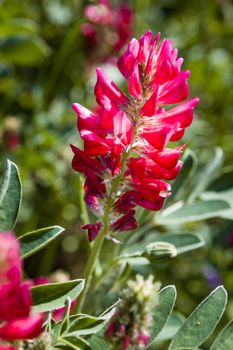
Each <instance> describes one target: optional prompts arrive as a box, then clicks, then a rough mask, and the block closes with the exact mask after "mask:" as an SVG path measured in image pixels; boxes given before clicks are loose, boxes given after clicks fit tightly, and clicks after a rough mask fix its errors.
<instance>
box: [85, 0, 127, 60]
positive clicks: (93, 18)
mask: <svg viewBox="0 0 233 350" xmlns="http://www.w3.org/2000/svg"><path fill="white" fill-rule="evenodd" d="M84 13H85V17H86V18H87V20H88V22H86V23H84V24H83V25H82V26H81V30H82V34H83V35H84V36H85V37H86V38H87V39H88V44H89V45H90V46H91V49H92V50H93V48H98V52H99V55H100V56H101V57H99V58H100V60H102V59H103V60H104V59H106V58H108V57H110V56H111V55H112V54H114V53H115V52H117V51H119V50H120V49H121V48H122V47H123V46H124V45H125V44H126V43H127V42H128V40H129V38H130V36H131V35H132V22H133V14H132V11H131V9H130V8H129V7H128V6H127V5H126V4H123V2H122V4H120V5H118V6H117V7H116V8H113V7H112V5H111V1H110V0H98V1H97V3H96V4H92V5H88V6H86V7H85V9H84ZM95 58H96V57H95Z"/></svg>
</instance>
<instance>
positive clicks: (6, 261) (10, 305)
mask: <svg viewBox="0 0 233 350" xmlns="http://www.w3.org/2000/svg"><path fill="white" fill-rule="evenodd" d="M31 306H32V300H31V294H30V282H27V281H26V282H22V262H21V258H20V249H19V244H18V241H17V240H16V239H15V237H14V235H13V234H12V233H8V232H7V233H2V232H1V233H0V339H2V340H4V341H14V340H21V339H32V338H35V337H37V336H39V335H40V333H41V332H42V322H43V317H42V315H41V314H36V315H33V314H31ZM2 349H9V350H11V349H12V347H10V346H7V345H6V346H5V347H4V346H3V347H2Z"/></svg>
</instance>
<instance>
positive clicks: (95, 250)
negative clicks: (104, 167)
mask: <svg viewBox="0 0 233 350" xmlns="http://www.w3.org/2000/svg"><path fill="white" fill-rule="evenodd" d="M127 155H128V153H127V152H125V153H124V154H123V156H122V162H121V170H120V174H119V175H118V176H116V177H115V179H114V180H113V182H112V186H111V190H110V193H109V195H108V197H107V200H106V206H105V211H104V216H103V228H102V230H101V231H100V233H99V234H98V236H97V238H96V240H95V243H94V245H93V247H92V249H91V253H90V255H89V258H88V261H87V265H86V269H85V272H84V279H85V287H84V290H83V292H82V294H81V296H79V298H78V301H77V303H76V306H75V309H74V312H77V311H79V312H81V311H82V309H83V307H84V304H85V301H86V297H87V294H88V291H89V289H90V286H91V281H92V277H93V272H94V268H95V264H96V261H97V259H98V257H99V254H100V251H101V248H102V246H103V243H104V238H105V236H106V235H107V233H108V231H109V226H110V225H109V223H110V220H109V215H110V212H111V209H112V205H113V203H114V199H115V196H116V193H117V190H118V188H119V185H120V183H121V179H122V177H123V174H124V168H125V163H126V160H127Z"/></svg>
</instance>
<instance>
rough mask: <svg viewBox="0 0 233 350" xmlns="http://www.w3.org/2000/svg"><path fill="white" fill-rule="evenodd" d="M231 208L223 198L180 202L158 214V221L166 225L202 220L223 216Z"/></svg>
mask: <svg viewBox="0 0 233 350" xmlns="http://www.w3.org/2000/svg"><path fill="white" fill-rule="evenodd" d="M229 209H231V206H230V204H229V203H227V202H226V201H223V200H207V201H198V202H195V203H186V204H184V203H182V202H178V203H176V204H175V205H173V206H170V207H169V208H167V209H166V210H164V211H163V212H162V213H161V214H160V215H158V216H157V217H156V222H157V223H159V224H161V225H162V224H164V225H166V224H183V223H186V222H192V221H200V220H205V219H210V218H214V217H221V215H224V213H225V212H226V210H229ZM232 214H233V211H232Z"/></svg>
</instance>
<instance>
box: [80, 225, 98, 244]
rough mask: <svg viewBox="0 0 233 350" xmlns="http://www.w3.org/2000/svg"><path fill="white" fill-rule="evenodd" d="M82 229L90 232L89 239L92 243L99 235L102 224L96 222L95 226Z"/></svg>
mask: <svg viewBox="0 0 233 350" xmlns="http://www.w3.org/2000/svg"><path fill="white" fill-rule="evenodd" d="M81 228H82V229H83V230H88V239H89V241H90V242H92V241H93V240H94V239H95V237H96V236H97V235H98V233H99V230H100V228H101V223H100V222H96V223H95V224H87V225H83V226H82V227H81Z"/></svg>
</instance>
